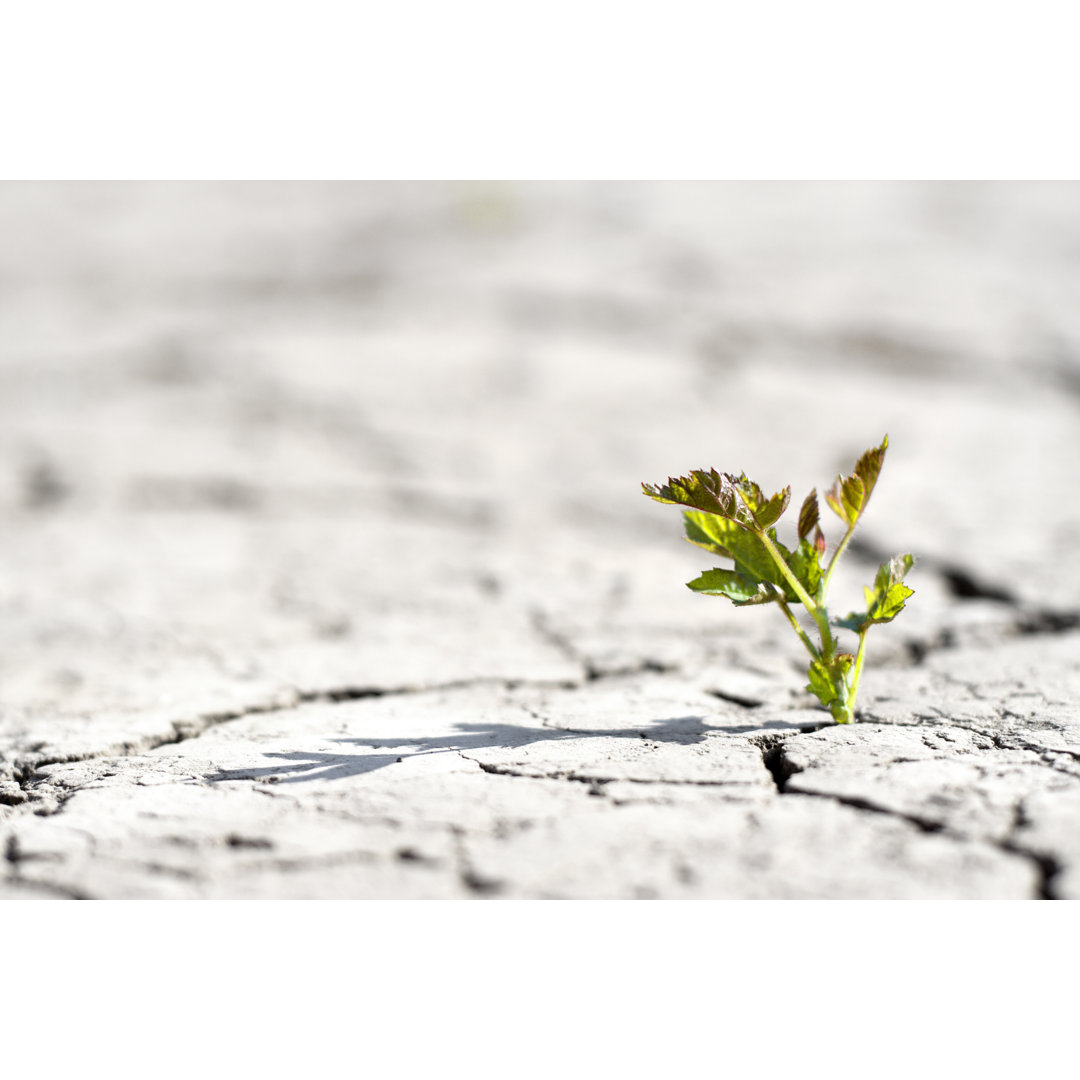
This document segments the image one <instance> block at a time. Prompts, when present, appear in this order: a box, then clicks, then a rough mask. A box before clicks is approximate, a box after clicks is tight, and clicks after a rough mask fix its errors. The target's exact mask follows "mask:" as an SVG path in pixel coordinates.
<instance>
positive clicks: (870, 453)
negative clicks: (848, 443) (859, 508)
mask: <svg viewBox="0 0 1080 1080" xmlns="http://www.w3.org/2000/svg"><path fill="white" fill-rule="evenodd" d="M888 449H889V436H888V435H886V436H885V438H884V439H882V440H881V445H880V446H874V447H871V448H870V449H869V450H867V451H865V452H864V453H863V455H862V457H860V458H859V460H858V461H857V462H856V463H855V475H856V476H858V477H859V478H860V479H861V480H862V482H863V486H864V487H865V489H866V495H865V498H864V499H863V503H864V504H865V502H866V500H867V499H869V498H870V492H872V491H873V490H874V485H875V484H876V483H877V478H878V476H879V475H880V473H881V466H882V465H883V464H884V463H885V451H886V450H888Z"/></svg>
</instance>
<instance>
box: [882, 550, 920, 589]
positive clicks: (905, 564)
mask: <svg viewBox="0 0 1080 1080" xmlns="http://www.w3.org/2000/svg"><path fill="white" fill-rule="evenodd" d="M914 565H915V556H914V555H909V554H906V553H905V554H903V555H894V556H893V557H892V558H891V559H890V560H889V561H888V562H883V563H882V564H881V565H880V566H879V567H878V572H877V574H876V575H875V576H874V591H875V592H878V593H880V592H884V591H885V590H886V589H887V588H888V587H889V586H890V585H896V584H897V583H898V582H901V581H903V580H904V578H905V577H906V576H907V572H908V571H909V570H910V569H911V568H912V567H913V566H914Z"/></svg>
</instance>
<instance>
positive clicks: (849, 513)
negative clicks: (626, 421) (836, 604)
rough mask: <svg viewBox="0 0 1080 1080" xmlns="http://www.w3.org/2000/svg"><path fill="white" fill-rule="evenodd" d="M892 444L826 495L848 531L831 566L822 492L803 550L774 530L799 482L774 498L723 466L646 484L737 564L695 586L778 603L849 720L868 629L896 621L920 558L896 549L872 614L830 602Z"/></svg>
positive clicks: (801, 528)
mask: <svg viewBox="0 0 1080 1080" xmlns="http://www.w3.org/2000/svg"><path fill="white" fill-rule="evenodd" d="M888 446H889V437H888V436H887V435H886V436H885V438H884V439H883V440H882V442H881V445H880V446H877V447H873V448H871V449H870V450H867V451H866V453H865V454H863V455H862V457H860V458H859V460H858V461H857V462H856V464H855V469H854V471H853V472H852V473H851V475H850V476H842V475H841V476H838V477H837V478H836V482H835V483H834V484H833V486H832V487H831V488H830V489H829V490H828V491H827V492H825V501H826V503H828V505H829V508H830V509H831V510H832V511H833V512H834V513H835V514H836V515H837V517H839V518H840V520H841V521H842V522H843V523H844V527H845V531H844V535H843V536H842V537H841V538H840V543H839V544H837V546H836V549H835V550H834V551H833V553H832V558H830V559H829V561H828V563H827V564H826V565H824V566H822V559H823V558H824V556H825V551H826V544H825V536H824V534H823V533H822V531H821V526H820V525H819V523H818V500H817V490H816V489H815V490H813V491H811V492H810V494H809V495H807V496H806V498H805V499H804V500H803V504H802V508H801V509H800V510H799V523H798V539H799V543H798V547H796V548H795V549H794V550H790V549H788V548H786V547H785V546H784V545H783V544H782V543H781V542H780V541H779V540H778V539H777V536H776V529H775V528H773V526H774V525H775V524H776V522H777V521H779V520H780V517H781V515H782V514H783V513H784V511H785V510H786V509H787V507H788V503H789V502H790V500H791V488H790V487H786V488H784V490H783V491H780V492H777V493H776V494H775V495H773V496H772V497H771V498H768V499H767V498H765V496H764V494H763V493H762V490H761V488H760V487H758V485H757V484H755V483H754V482H753V481H752V480H750V479H748V477H747V475H746V473H743V474H742V475H741V476H734V475H732V474H731V473H718V472H717V471H716V470H715V469H709V470H708V471H696V470H695V471H693V472H691V473H690V475H689V476H680V477H678V478H677V479H673V478H670V477H669V478H668V482H667V483H666V484H663V485H653V484H642V485H641V487H642V490H643V491H644V492H645V494H646V495H648V496H649V498H650V499H655V500H656V501H657V502H662V503H671V504H672V505H674V506H681V507H683V508H684V510H683V518H684V519H685V522H684V523H685V527H686V539H687V540H689V541H690V543H692V544H696V545H697V546H698V547H702V548H704V549H705V550H706V551H711V552H713V554H715V555H720V556H722V557H723V558H725V559H730V560H731V561H732V563H733V568H732V569H730V570H728V569H715V570H706V571H705V572H704V573H703V574H702V575H701V576H700V577H697V578H695V579H694V580H693V581H690V582H687V588H690V589H693V591H694V592H699V593H705V594H707V595H709V596H726V597H727V598H728V599H729V600H730V601H731V602H732V603H733V604H734V605H735V606H736V607H747V606H749V605H750V604H776V605H777V607H779V608H780V610H781V611H782V612H783V613H784V617H785V618H786V619H787V621H788V622H789V623H790V624H791V627H792V629H793V630H794V631H795V633H796V634H798V636H799V640H800V641H801V642H802V643H803V645H804V646H805V648H806V651H807V652H808V653H809V654H810V668H809V672H808V675H809V679H810V681H809V683H808V685H807V687H806V688H807V690H809V691H810V692H811V693H812V694H814V695H816V697H817V698H818V700H819V701H820V702H821V703H822V705H825V706H827V707H828V709H829V711H830V712H831V713H832V715H833V717H834V718H835V719H836V721H837V723H839V724H850V723H853V722H854V720H855V698H856V696H857V694H858V692H859V678H860V676H861V675H862V668H863V658H864V656H865V653H866V635H867V632H868V631H869V630H870V627H871V626H876V625H877V624H878V623H887V622H892V620H893V619H895V618H896V616H897V615H899V614H900V612H901V611H902V610H903V608H904V603H905V602H906V601H907V598H908V597H909V596H911V595H912V593H913V591H914V590H912V589H909V588H908V587H907V586H906V585H905V584H903V580H904V576H905V575H906V574H907V572H908V571H909V570H910V569H911V567H912V565H913V564H914V562H915V557H914V556H913V555H896V556H894V557H893V558H892V559H890V560H889V561H888V562H885V563H882V564H881V566H880V567H879V568H878V572H877V575H876V576H875V577H874V586H873V588H867V589H864V590H863V592H864V593H865V596H866V610H865V611H854V612H852V613H851V614H849V615H845V616H844V617H843V618H831V617H830V615H829V610H828V608H827V607H826V606H825V600H826V597H827V595H828V592H829V583H830V582H831V581H832V576H833V573H834V572H835V571H836V565H837V563H838V562H839V561H840V556H841V555H843V554H844V551H845V549H846V548H847V546H848V543H849V541H850V540H851V537H852V534H853V533H854V532H855V526H856V525H857V524H858V523H859V520H860V518H861V517H862V513H863V511H864V510H865V509H866V504H867V503H868V502H869V501H870V494H871V492H872V491H873V490H874V485H875V484H876V483H877V479H878V475H879V474H880V473H881V466H882V464H883V462H884V461H885V451H886V450H887V449H888ZM796 604H801V605H802V606H803V608H804V609H805V611H806V613H807V615H809V617H810V618H811V619H812V620H813V624H814V629H816V632H817V640H816V641H815V640H813V639H812V638H811V636H810V633H808V632H807V630H806V629H804V627H803V626H802V625H801V624H800V622H799V620H798V619H797V618H796V617H795V614H794V613H793V612H792V610H791V609H792V607H793V606H794V605H796ZM835 629H844V630H850V631H852V632H854V633H855V634H857V635H858V638H859V647H858V650H857V651H856V652H855V653H850V652H844V651H841V649H840V643H839V641H838V640H837V637H836V634H835V633H834V630H835Z"/></svg>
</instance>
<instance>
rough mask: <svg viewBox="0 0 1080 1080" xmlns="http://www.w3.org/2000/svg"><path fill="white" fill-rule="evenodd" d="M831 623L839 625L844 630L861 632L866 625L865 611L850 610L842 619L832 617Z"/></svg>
mask: <svg viewBox="0 0 1080 1080" xmlns="http://www.w3.org/2000/svg"><path fill="white" fill-rule="evenodd" d="M832 624H833V626H839V627H841V628H843V629H844V630H854V631H855V633H856V634H861V633H862V632H863V630H864V629H865V628H866V626H867V625H868V624H867V621H866V612H865V611H852V612H850V613H849V614H847V615H845V616H844V617H843V618H842V619H840V618H834V619H833V620H832Z"/></svg>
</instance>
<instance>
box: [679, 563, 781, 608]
mask: <svg viewBox="0 0 1080 1080" xmlns="http://www.w3.org/2000/svg"><path fill="white" fill-rule="evenodd" d="M686 587H687V588H688V589H692V590H693V591H694V592H699V593H706V594H708V595H710V596H726V597H727V598H728V599H729V600H733V601H735V602H736V603H740V604H746V603H751V602H754V601H755V600H756V598H757V597H758V596H759V595H763V594H762V593H761V582H760V581H755V580H754V579H753V578H749V577H747V576H746V575H745V574H739V573H736V572H735V571H734V570H706V571H705V572H704V573H703V574H701V576H700V577H696V578H694V580H693V581H688V582H687V583H686ZM757 602H758V603H760V602H761V601H757Z"/></svg>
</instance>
